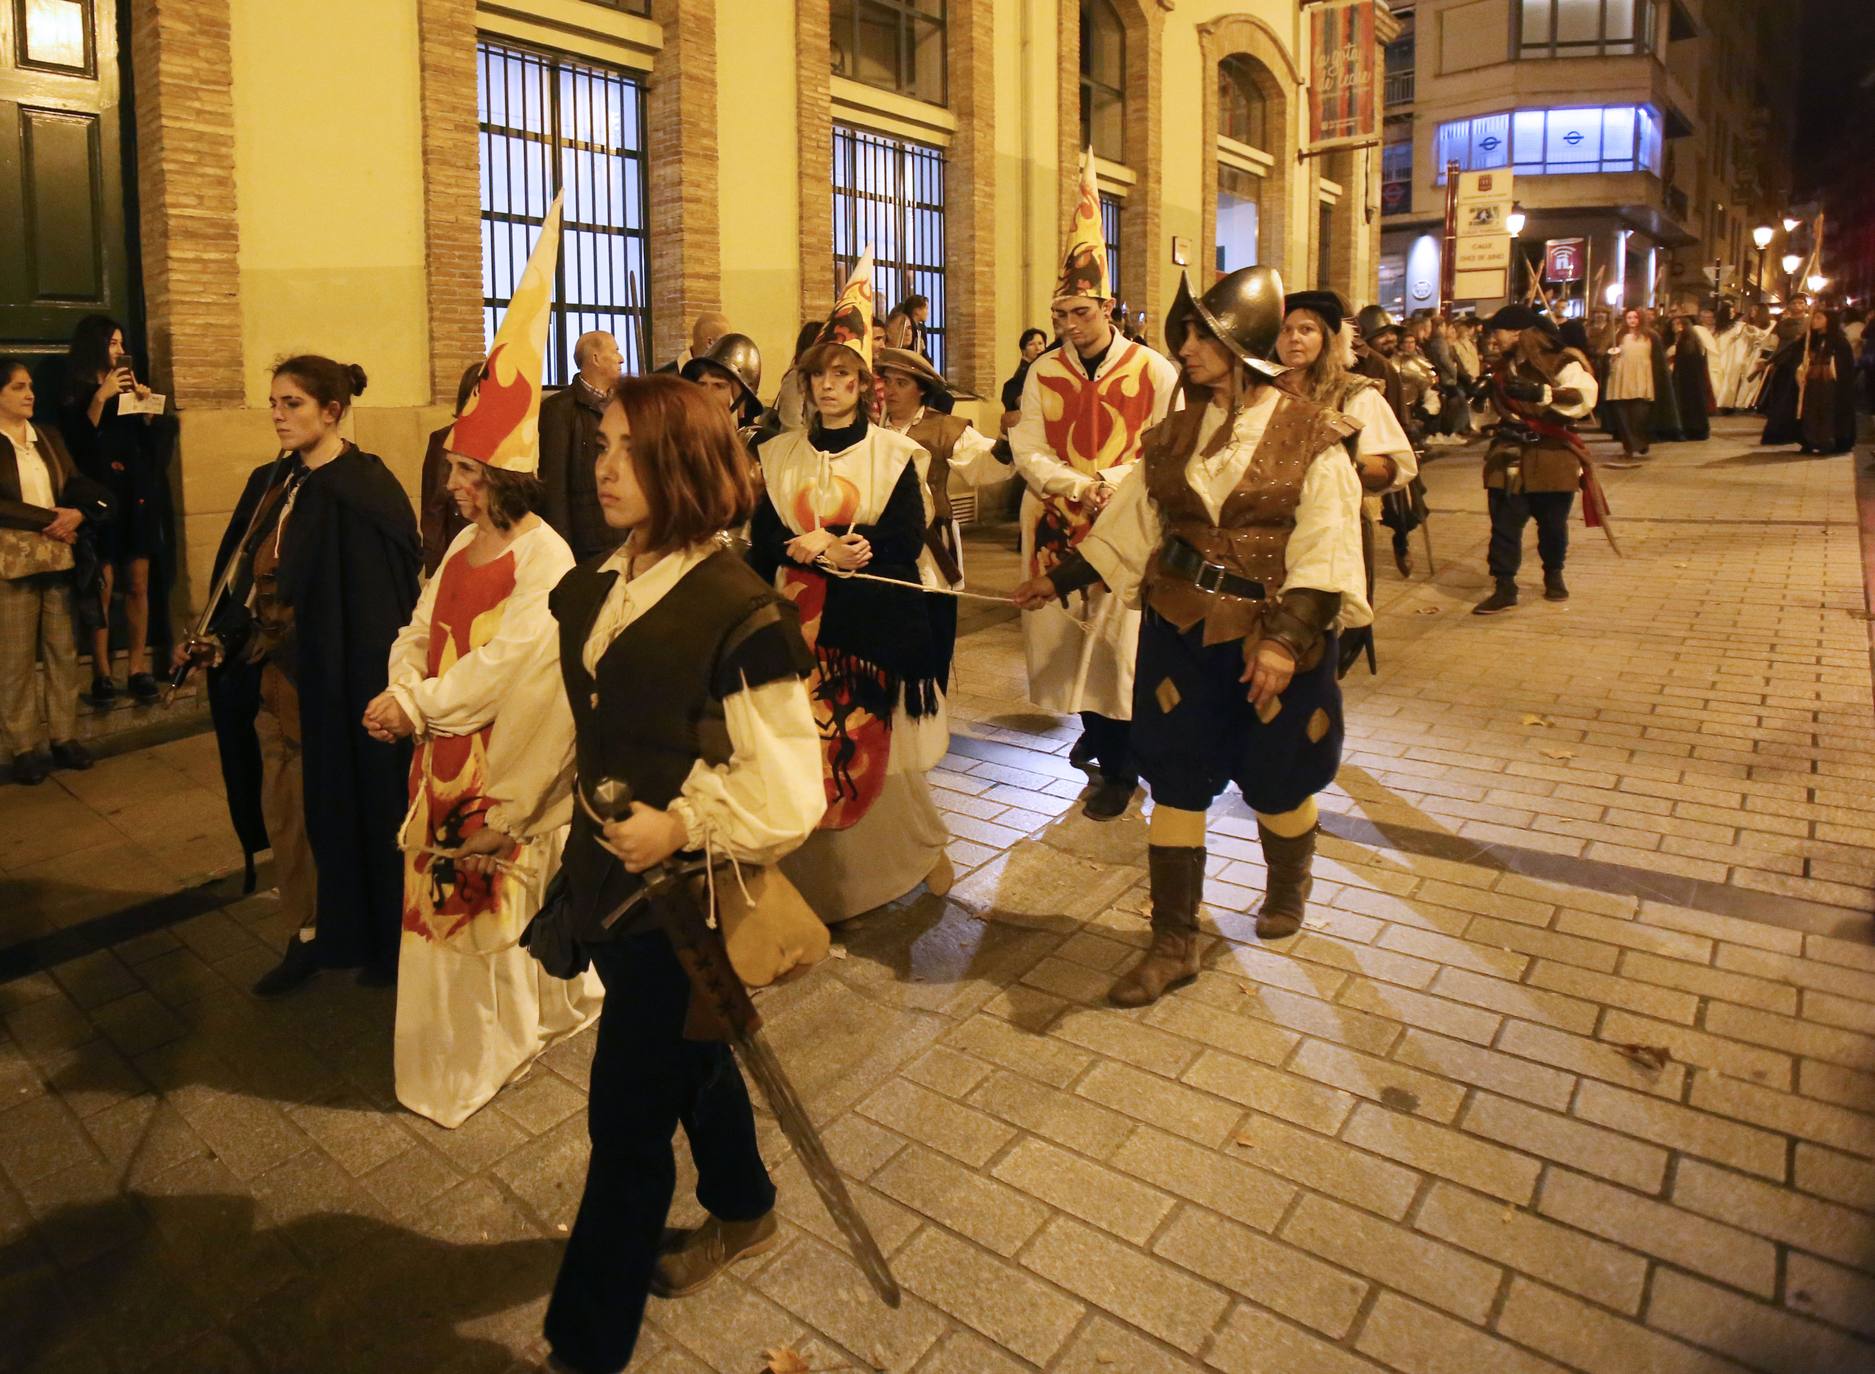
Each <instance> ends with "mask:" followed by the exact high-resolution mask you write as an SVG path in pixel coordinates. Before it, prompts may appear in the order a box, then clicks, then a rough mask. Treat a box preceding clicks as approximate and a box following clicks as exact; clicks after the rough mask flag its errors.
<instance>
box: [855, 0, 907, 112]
mask: <svg viewBox="0 0 1875 1374" xmlns="http://www.w3.org/2000/svg"><path fill="white" fill-rule="evenodd" d="M856 18H857V19H858V26H857V31H856V32H855V34H854V37H853V70H852V72H851V73H850V74H851V76H852V77H853V79H854V80H855V81H864V82H865V83H866V84H867V85H868V86H883V87H885V89H887V90H888V91H895V90H897V89H898V16H897V15H894V14H890V13H887V14H881V13H880V12H879V11H877V10H875V9H873V8H872V7H871V6H869V5H862V6H861V7H860V11H859V14H858V15H857V16H856Z"/></svg>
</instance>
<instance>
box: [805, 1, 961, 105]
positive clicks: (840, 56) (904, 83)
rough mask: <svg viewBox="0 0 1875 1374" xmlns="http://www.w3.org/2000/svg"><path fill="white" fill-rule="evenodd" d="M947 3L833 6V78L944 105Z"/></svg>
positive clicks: (847, 3) (830, 33)
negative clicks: (860, 82)
mask: <svg viewBox="0 0 1875 1374" xmlns="http://www.w3.org/2000/svg"><path fill="white" fill-rule="evenodd" d="M944 5H945V0H832V2H831V5H830V7H829V12H828V35H827V36H828V39H829V42H830V43H831V46H832V54H831V56H832V60H833V71H834V75H836V76H844V77H849V78H851V79H852V80H854V81H863V82H865V83H866V84H867V85H868V86H877V87H879V88H880V89H881V90H887V91H896V92H898V93H899V94H900V95H908V96H910V97H911V98H912V99H913V100H923V101H926V102H928V103H930V104H932V105H942V104H944V101H945V90H944V83H945V70H944Z"/></svg>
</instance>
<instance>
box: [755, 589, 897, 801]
mask: <svg viewBox="0 0 1875 1374" xmlns="http://www.w3.org/2000/svg"><path fill="white" fill-rule="evenodd" d="M781 594H782V595H783V596H785V597H787V598H788V599H789V600H790V601H792V602H793V603H794V604H795V606H796V608H797V609H798V610H799V611H800V613H801V637H802V638H803V639H805V640H806V641H807V647H808V648H809V649H811V650H813V651H814V660H815V667H814V671H813V672H812V673H811V674H810V675H809V676H808V679H807V695H808V699H809V701H810V702H811V703H812V705H813V708H814V724H815V726H816V727H817V728H818V729H819V731H820V768H821V782H822V785H823V786H824V787H825V789H826V796H827V811H826V814H825V815H823V816H822V817H821V820H820V826H819V828H820V829H822V830H845V829H847V828H848V827H849V826H852V825H854V824H855V823H856V822H858V820H859V819H860V817H862V816H864V815H865V814H866V812H867V811H868V810H869V809H870V808H871V806H872V804H873V803H874V802H876V801H877V800H879V794H880V793H881V792H883V791H884V790H885V778H886V765H887V764H888V763H889V762H890V761H891V757H892V725H891V722H890V721H887V720H881V719H879V717H877V716H875V715H874V714H873V713H872V712H870V711H868V710H867V709H866V708H865V707H863V706H860V705H858V704H857V703H856V702H855V701H854V700H853V698H852V694H851V692H850V691H849V690H847V689H846V688H845V687H844V686H842V684H841V679H840V675H839V674H837V673H834V672H832V671H830V670H829V665H828V664H827V662H826V661H825V658H824V656H823V655H822V654H821V652H820V646H819V639H820V616H821V612H822V611H824V610H825V609H826V606H827V579H826V578H825V577H824V576H823V575H821V574H820V573H816V572H809V571H806V570H805V569H800V568H789V569H787V570H786V572H785V573H784V574H783V577H782V586H781Z"/></svg>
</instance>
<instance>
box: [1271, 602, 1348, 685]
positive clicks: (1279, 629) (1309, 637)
mask: <svg viewBox="0 0 1875 1374" xmlns="http://www.w3.org/2000/svg"><path fill="white" fill-rule="evenodd" d="M1340 612H1341V593H1340V592H1320V591H1316V590H1315V589H1314V588H1312V587H1297V588H1296V589H1295V590H1294V591H1292V592H1285V593H1284V594H1283V598H1282V600H1280V601H1278V602H1277V603H1276V604H1275V605H1274V606H1272V607H1271V608H1270V609H1268V610H1266V611H1264V612H1263V638H1265V639H1273V640H1275V641H1276V642H1277V643H1278V644H1281V645H1282V646H1283V647H1284V648H1286V649H1288V650H1289V652H1290V653H1292V654H1294V655H1295V658H1296V666H1297V667H1298V668H1302V667H1307V666H1309V665H1310V664H1312V663H1314V662H1316V661H1317V660H1318V659H1319V657H1320V655H1321V647H1322V636H1323V634H1324V633H1325V632H1326V631H1327V629H1328V626H1329V625H1330V624H1331V623H1332V622H1333V621H1334V618H1335V617H1336V616H1337V615H1338V614H1340Z"/></svg>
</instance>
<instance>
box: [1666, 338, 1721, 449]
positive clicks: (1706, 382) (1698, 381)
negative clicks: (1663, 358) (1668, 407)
mask: <svg viewBox="0 0 1875 1374" xmlns="http://www.w3.org/2000/svg"><path fill="white" fill-rule="evenodd" d="M1673 392H1674V399H1676V400H1677V401H1678V402H1679V407H1680V437H1681V438H1683V439H1691V440H1694V441H1696V442H1697V441H1699V440H1703V439H1708V438H1710V437H1711V436H1712V425H1711V422H1710V420H1709V419H1708V417H1709V416H1710V415H1711V414H1712V378H1711V374H1710V373H1709V372H1708V371H1707V370H1706V350H1705V348H1704V347H1703V346H1702V345H1701V344H1700V342H1699V339H1698V336H1697V335H1695V334H1694V333H1693V331H1692V330H1690V329H1689V330H1687V331H1686V332H1685V334H1683V335H1681V337H1680V339H1679V341H1678V343H1677V344H1676V345H1675V346H1674V349H1673Z"/></svg>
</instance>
